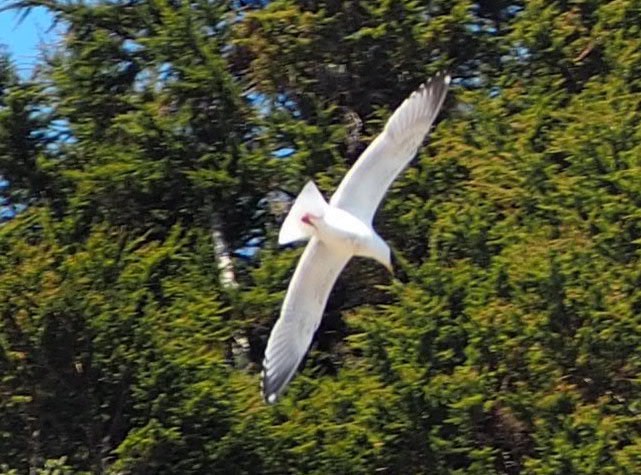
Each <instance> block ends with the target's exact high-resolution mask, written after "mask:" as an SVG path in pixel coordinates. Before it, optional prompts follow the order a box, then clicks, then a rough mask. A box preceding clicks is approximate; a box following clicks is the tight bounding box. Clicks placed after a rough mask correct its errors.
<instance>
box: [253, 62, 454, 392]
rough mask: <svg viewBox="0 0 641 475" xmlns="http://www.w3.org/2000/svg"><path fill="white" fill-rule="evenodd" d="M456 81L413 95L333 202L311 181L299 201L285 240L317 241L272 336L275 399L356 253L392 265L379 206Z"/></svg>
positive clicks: (267, 372) (438, 81) (269, 367)
mask: <svg viewBox="0 0 641 475" xmlns="http://www.w3.org/2000/svg"><path fill="white" fill-rule="evenodd" d="M449 84H450V76H449V75H447V74H439V75H436V76H435V77H433V78H432V79H430V80H429V81H427V82H426V83H424V84H422V85H421V86H420V88H419V89H418V90H416V91H414V92H413V93H412V94H411V95H410V96H409V97H408V98H407V99H405V101H403V103H402V104H401V105H400V106H399V107H398V108H397V109H396V110H395V111H394V113H393V114H392V116H391V117H390V118H389V120H388V121H387V123H386V124H385V128H384V129H383V132H382V133H381V134H380V135H379V136H378V137H376V138H375V139H374V141H373V142H372V143H371V144H370V145H369V146H368V147H367V149H365V151H364V152H363V153H362V154H361V156H360V157H359V158H358V160H357V161H356V163H355V164H354V166H353V167H352V168H351V169H350V170H349V172H347V175H345V178H343V181H342V182H341V184H340V185H339V186H338V189H337V190H336V192H335V193H334V195H333V196H332V197H331V199H330V200H329V203H327V201H325V199H324V198H323V196H322V195H321V193H320V191H319V190H318V188H316V185H315V184H314V183H313V182H311V181H310V182H308V183H307V184H306V185H305V186H304V187H303V190H302V191H301V192H300V194H299V195H298V197H297V198H296V200H295V201H294V204H293V205H292V207H291V209H290V211H289V213H288V215H287V217H286V218H285V221H284V222H283V224H282V226H281V229H280V233H279V235H278V243H279V244H288V243H291V242H294V241H300V240H309V243H308V244H307V247H306V248H305V251H304V252H303V255H302V256H301V258H300V260H299V262H298V267H297V268H296V271H295V272H294V275H293V277H292V280H291V282H290V283H289V288H288V289H287V295H286V296H285V301H284V302H283V307H282V310H281V313H280V317H279V318H278V321H277V322H276V324H275V325H274V328H273V329H272V332H271V335H270V337H269V340H268V342H267V349H266V350H265V358H264V360H263V372H262V390H263V397H264V398H265V401H266V402H267V403H268V404H273V403H275V402H276V401H277V400H278V398H279V397H280V395H281V394H282V393H283V391H284V390H285V388H286V387H287V384H288V383H289V382H290V380H291V379H292V377H293V376H294V373H295V372H296V370H297V369H298V366H299V365H300V362H301V360H302V359H303V357H304V356H305V353H307V350H308V349H309V345H310V344H311V342H312V338H313V336H314V333H315V332H316V330H317V329H318V326H319V324H320V322H321V319H322V316H323V311H324V310H325V305H326V303H327V298H328V297H329V294H330V292H331V290H332V287H334V283H335V282H336V279H337V278H338V276H339V274H340V273H341V271H342V270H343V268H344V267H345V265H346V264H347V263H348V262H349V260H350V259H351V258H352V257H353V256H363V257H369V258H372V259H375V260H377V261H378V262H380V263H381V264H383V265H384V266H385V267H386V268H387V269H388V270H390V271H392V263H391V252H390V248H389V246H388V245H387V244H386V243H385V241H383V239H382V238H381V237H380V236H379V235H378V234H377V233H376V231H374V229H373V227H372V220H373V218H374V213H375V212H376V209H377V208H378V205H379V204H380V202H381V199H382V198H383V195H384V194H385V193H386V192H387V189H388V188H389V186H390V185H391V183H392V181H394V179H395V178H396V176H397V175H398V174H399V173H400V172H401V171H402V170H403V169H404V168H405V167H406V166H407V165H408V163H409V162H410V161H411V160H412V158H414V156H415V155H416V152H417V150H418V148H419V146H420V145H421V143H422V142H423V139H424V138H425V136H426V135H427V133H428V132H429V130H430V127H431V126H432V124H433V123H434V120H435V119H436V117H437V115H438V113H439V110H440V109H441V106H442V105H443V101H444V99H445V95H446V94H447V89H448V87H449Z"/></svg>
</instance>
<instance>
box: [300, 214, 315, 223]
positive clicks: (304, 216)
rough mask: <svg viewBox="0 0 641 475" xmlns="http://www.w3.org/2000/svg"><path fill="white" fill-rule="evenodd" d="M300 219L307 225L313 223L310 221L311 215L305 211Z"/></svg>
mask: <svg viewBox="0 0 641 475" xmlns="http://www.w3.org/2000/svg"><path fill="white" fill-rule="evenodd" d="M300 220H301V221H302V222H303V223H305V224H307V225H309V226H314V223H312V215H311V214H309V213H305V214H304V215H303V217H302V218H301V219H300Z"/></svg>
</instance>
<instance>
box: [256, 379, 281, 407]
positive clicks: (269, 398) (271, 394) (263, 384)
mask: <svg viewBox="0 0 641 475" xmlns="http://www.w3.org/2000/svg"><path fill="white" fill-rule="evenodd" d="M266 379H267V373H266V372H265V370H263V371H261V372H260V392H261V393H262V395H263V401H265V404H269V405H272V404H274V403H275V402H276V401H277V400H278V393H277V392H276V391H270V390H269V388H268V386H269V384H268V383H267V381H266Z"/></svg>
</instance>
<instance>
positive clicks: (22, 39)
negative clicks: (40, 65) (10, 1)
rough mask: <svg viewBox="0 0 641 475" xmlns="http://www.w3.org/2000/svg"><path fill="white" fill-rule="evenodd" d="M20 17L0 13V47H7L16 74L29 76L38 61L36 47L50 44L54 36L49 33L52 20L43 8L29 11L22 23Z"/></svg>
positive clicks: (16, 13)
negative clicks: (41, 44) (16, 71)
mask: <svg viewBox="0 0 641 475" xmlns="http://www.w3.org/2000/svg"><path fill="white" fill-rule="evenodd" d="M20 17H21V13H20V12H16V11H3V12H0V45H5V46H6V47H7V49H8V50H9V52H10V53H11V57H12V58H13V61H14V63H15V64H16V66H17V67H18V72H19V73H20V74H21V75H23V76H29V74H30V73H31V70H32V68H33V65H34V63H35V62H36V61H37V59H38V45H39V44H40V43H42V42H45V43H52V42H53V41H54V40H55V35H56V34H55V30H52V31H49V29H50V27H51V25H52V24H53V18H52V16H51V15H50V14H49V13H48V12H47V10H46V9H44V8H33V9H31V11H30V12H29V15H28V16H27V17H26V18H25V19H24V20H22V22H20Z"/></svg>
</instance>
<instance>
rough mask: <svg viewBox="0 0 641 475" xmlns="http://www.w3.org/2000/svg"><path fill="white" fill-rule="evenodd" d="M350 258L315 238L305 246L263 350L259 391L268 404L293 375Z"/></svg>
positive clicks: (276, 397) (276, 396) (272, 401)
mask: <svg viewBox="0 0 641 475" xmlns="http://www.w3.org/2000/svg"><path fill="white" fill-rule="evenodd" d="M350 257H351V256H347V255H341V254H337V253H335V252H332V251H330V250H329V249H328V248H327V246H325V245H324V244H323V243H322V242H320V241H319V240H318V239H316V238H312V240H311V241H310V242H309V244H307V247H306V248H305V251H304V252H303V255H302V256H301V258H300V261H299V263H298V267H297V268H296V271H295V272H294V276H293V277H292V280H291V282H290V283H289V288H288V289H287V295H286V297H285V302H284V303H283V308H282V310H281V314H280V318H279V319H278V321H277V322H276V325H274V329H273V330H272V333H271V335H270V336H269V341H268V342H267V349H266V350H265V359H264V360H263V374H262V388H263V397H264V398H265V401H267V402H268V403H270V404H272V403H274V402H276V400H277V399H278V397H279V396H280V395H281V393H282V392H283V391H284V389H285V387H286V386H287V384H288V383H289V381H290V380H291V379H292V377H293V376H294V373H296V370H297V369H298V366H299V365H300V362H301V361H302V359H303V357H304V356H305V353H306V352H307V349H308V348H309V345H310V343H311V341H312V338H313V336H314V333H315V332H316V330H317V329H318V325H319V324H320V321H321V318H322V316H323V310H324V309H325V305H326V303H327V298H328V297H329V294H330V292H331V290H332V287H334V283H335V282H336V279H337V278H338V276H339V274H340V273H341V271H342V270H343V267H345V264H347V262H348V261H349V259H350Z"/></svg>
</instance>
